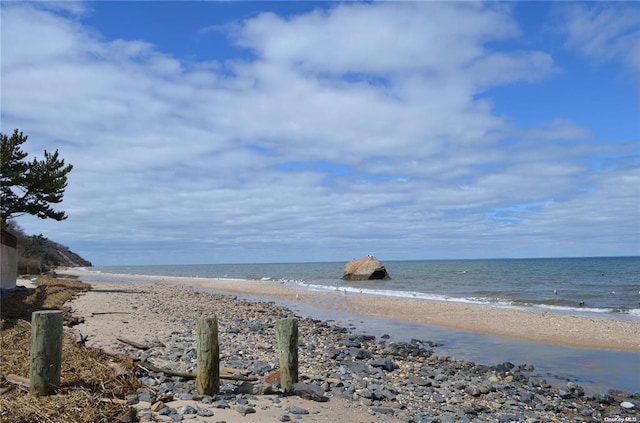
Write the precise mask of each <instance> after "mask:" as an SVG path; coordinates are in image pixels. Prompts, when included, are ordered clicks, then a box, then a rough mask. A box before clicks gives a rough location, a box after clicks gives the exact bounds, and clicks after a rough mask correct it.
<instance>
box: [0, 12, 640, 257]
mask: <svg viewBox="0 0 640 423" xmlns="http://www.w3.org/2000/svg"><path fill="white" fill-rule="evenodd" d="M1 13H2V22H3V50H2V75H3V79H2V98H3V110H2V113H3V122H2V131H3V132H8V131H10V130H12V128H13V127H16V126H17V127H20V129H21V130H23V131H25V133H27V134H29V135H30V142H29V144H30V145H29V147H28V148H30V149H31V150H30V152H31V153H32V154H34V155H38V154H40V153H41V151H42V149H43V148H48V149H55V148H58V147H59V148H60V150H61V151H60V152H61V155H62V156H63V157H64V158H65V159H67V161H68V162H71V163H73V164H74V165H75V168H74V170H73V172H72V173H71V177H70V184H69V189H68V191H67V194H66V196H65V202H64V203H63V204H62V208H63V209H65V210H67V211H68V212H69V214H70V218H69V220H67V221H65V222H62V223H57V222H56V223H51V222H49V223H46V222H40V221H38V222H36V221H33V220H31V221H28V222H29V225H30V226H31V228H32V229H31V230H32V231H33V232H45V233H47V235H50V236H51V237H52V238H54V239H56V236H55V235H54V233H59V234H60V235H61V236H62V238H63V239H60V241H62V242H65V243H67V244H73V240H77V241H78V242H81V243H82V245H87V246H89V245H90V246H91V248H93V249H95V250H92V251H100V248H102V246H103V245H104V244H102V243H101V242H102V241H103V242H105V243H106V245H109V246H111V248H113V249H118V248H122V250H123V251H129V249H133V248H134V247H133V246H135V245H139V248H140V251H142V250H145V251H146V250H148V249H159V250H160V251H161V252H160V253H158V254H167V253H166V252H164V250H163V247H162V245H164V244H165V243H166V242H169V241H170V242H172V243H181V245H182V244H184V248H194V249H196V250H199V251H201V253H192V254H193V255H192V257H194V260H200V261H203V260H204V261H206V260H207V258H206V257H210V256H207V254H209V253H211V254H213V252H215V254H218V255H219V256H217V257H220V258H216V259H215V260H223V261H224V260H229V261H259V260H260V259H261V258H265V257H266V258H273V259H279V260H289V259H291V260H294V259H300V258H301V259H305V257H294V256H293V255H294V254H295V252H294V250H300V251H307V250H308V249H314V250H315V251H317V252H318V253H319V254H321V256H319V257H317V258H318V259H332V258H333V259H340V257H341V256H342V254H346V255H347V256H349V257H350V256H351V254H357V253H358V252H359V250H357V249H358V248H362V246H363V245H364V244H363V243H368V242H375V243H380V244H382V245H384V246H385V247H384V248H385V249H386V251H387V252H388V253H389V254H394V255H395V258H403V257H405V256H406V257H409V256H410V257H413V258H419V257H426V256H429V255H430V254H431V252H436V253H437V252H439V251H443V250H442V249H440V248H439V245H441V244H442V245H444V244H446V245H449V246H454V245H455V244H456V243H457V242H458V243H460V242H461V243H463V244H465V245H468V247H465V248H467V249H466V250H465V251H463V252H461V254H467V255H473V248H476V250H475V251H476V254H475V255H476V256H477V255H485V251H486V248H484V247H482V245H486V244H483V242H484V243H486V242H489V243H495V242H498V241H496V240H497V239H499V236H500V235H502V236H504V237H508V236H514V237H516V238H517V237H525V236H526V234H527V231H528V230H531V233H539V232H543V233H545V234H546V238H544V240H546V241H548V240H550V239H553V232H552V231H551V230H546V229H545V228H558V227H561V226H562V224H567V222H571V221H572V220H571V219H572V217H571V216H569V214H570V213H569V211H579V210H581V207H586V206H585V204H588V207H591V208H592V210H594V211H593V212H592V213H595V214H598V212H597V210H598V208H597V207H596V205H595V203H594V198H597V197H598V198H599V196H602V195H603V194H602V192H603V190H604V189H606V190H613V191H612V192H610V193H609V194H607V195H608V196H611V198H613V199H614V200H615V201H612V202H611V203H610V204H611V209H607V210H606V212H603V213H606V214H607V215H610V214H613V215H615V216H617V217H616V219H617V220H618V221H624V220H625V219H628V218H629V216H630V214H632V213H633V212H634V210H632V209H631V210H630V209H629V204H628V201H627V202H625V201H624V200H623V199H622V196H620V195H617V194H615V192H618V191H620V190H623V189H625V188H624V187H628V184H631V183H633V182H634V181H633V180H631V179H624V182H623V184H622V185H623V186H622V187H617V188H616V187H611V186H609V182H608V181H609V179H608V178H609V176H607V177H606V179H605V180H604V181H600V179H599V175H600V173H598V172H596V171H594V170H593V169H592V167H591V166H592V165H591V164H590V163H589V162H590V161H596V162H602V161H603V160H604V159H603V157H606V155H607V154H612V153H619V152H621V149H622V147H620V146H614V147H606V148H605V147H603V146H602V145H600V144H597V143H592V144H580V143H577V144H573V145H569V144H562V143H559V142H557V141H564V140H573V141H579V140H583V139H585V138H588V137H589V136H591V132H590V131H589V129H588V128H584V127H583V126H580V125H578V124H576V123H574V122H572V121H569V120H563V119H556V120H552V121H548V122H545V123H543V124H541V125H539V126H537V127H533V128H516V127H513V125H512V124H510V123H509V122H508V117H502V116H496V115H495V113H494V112H493V110H492V107H493V105H492V103H491V102H490V101H489V100H487V99H478V98H477V95H478V94H480V93H483V92H485V91H486V90H487V89H489V88H492V87H495V86H503V85H507V84H516V83H529V82H534V81H535V82H540V81H544V79H545V78H549V77H551V76H553V75H554V73H555V72H556V69H555V65H554V61H553V58H552V56H551V55H550V54H549V53H547V52H542V51H523V50H519V51H511V52H510V51H507V50H497V49H495V48H491V47H489V45H490V44H488V43H490V42H499V41H508V40H511V39H513V38H516V39H517V38H518V37H521V36H522V34H521V33H520V30H519V28H518V25H517V23H516V22H515V21H514V20H513V18H512V17H511V15H510V12H509V9H501V8H499V7H498V6H497V5H496V6H493V5H491V4H490V5H489V6H484V5H481V4H479V3H445V2H436V3H432V2H429V3H410V2H406V3H376V4H350V3H348V4H342V5H339V6H336V7H335V8H330V9H328V10H323V11H315V12H310V13H308V14H305V15H299V16H294V17H291V18H286V19H285V18H281V17H279V16H276V15H275V14H261V15H258V16H255V17H253V18H251V19H248V20H246V21H244V22H241V23H238V24H237V25H236V26H235V29H234V31H233V33H232V34H231V36H232V38H233V40H234V41H235V42H237V43H238V44H239V45H241V46H244V47H246V48H248V49H251V50H253V51H254V52H256V58H255V59H253V60H248V61H247V60H245V61H237V62H232V63H227V64H225V66H224V69H223V67H221V66H220V65H219V64H217V63H215V62H210V63H183V62H180V61H179V60H178V59H177V58H176V57H175V56H173V55H172V54H171V53H170V52H163V51H161V50H160V47H159V46H155V45H153V44H152V43H151V41H149V40H126V39H117V40H107V39H104V38H102V36H101V35H100V34H98V33H96V32H95V31H94V30H92V29H90V28H86V27H84V26H82V25H81V23H79V22H80V21H77V20H75V19H69V18H63V17H60V16H58V15H55V14H52V13H51V12H49V11H46V10H42V9H38V8H37V7H36V6H35V5H32V4H22V3H16V4H9V5H4V6H3V8H2V11H1ZM18 28H20V31H17V30H16V29H18ZM372 28H373V30H372ZM5 30H8V32H6V33H5ZM5 34H11V35H10V42H9V41H7V37H6V36H5ZM34 37H36V38H37V39H38V40H39V42H36V38H34ZM5 46H8V47H7V48H5ZM229 70H231V71H232V74H231V75H230V74H229V73H228V71H229ZM509 137H515V138H517V142H513V143H511V144H508V145H501V142H502V141H503V140H504V139H506V138H509ZM626 148H629V151H623V152H621V154H622V155H623V156H624V155H629V154H631V153H630V151H633V149H632V148H631V147H626ZM628 168H629V167H626V168H625V169H626V170H625V169H622V168H621V169H618V170H617V171H616V172H619V173H620V174H623V173H624V174H625V175H626V173H625V172H628ZM636 177H637V175H636ZM582 186H590V187H595V189H594V191H593V192H579V191H577V187H582ZM636 195H637V193H636ZM607 198H609V197H607ZM611 198H609V199H610V200H611ZM552 200H553V201H552ZM550 201H552V203H549V204H550V205H549V206H548V207H543V208H538V209H535V210H533V209H532V210H525V211H523V212H521V213H520V212H519V213H520V214H519V216H520V215H522V216H524V217H526V218H523V219H522V221H521V223H520V224H518V225H512V226H511V227H509V228H506V227H504V222H500V221H496V220H492V219H490V218H488V217H487V214H488V213H490V212H491V211H492V210H493V209H495V208H500V207H503V208H504V207H507V208H508V207H513V206H516V205H519V204H525V203H532V202H542V203H545V204H546V202H550ZM611 218H613V217H611ZM45 225H46V226H45ZM45 227H46V230H45V229H40V228H45ZM582 228H583V232H582V235H581V233H579V232H576V233H575V237H578V238H579V237H580V236H587V235H584V234H588V233H589V227H588V225H583V226H582ZM27 229H30V228H29V227H27ZM543 229H544V230H543ZM615 236H616V232H615V231H613V230H611V231H610V233H609V235H608V237H609V239H613V238H614V237H615ZM505 239H506V238H502V239H501V242H505ZM96 240H101V241H100V242H98V241H96ZM540 242H543V241H540ZM124 244H130V245H127V246H125V245H124ZM627 245H628V244H627ZM71 246H72V248H73V245H71ZM256 246H259V247H262V248H264V246H270V247H269V251H262V252H260V251H258V252H256V251H255V250H253V248H254V247H256ZM87 248H89V247H87ZM451 248H453V247H451ZM365 249H367V250H369V249H368V248H365ZM354 250H355V252H351V251H354ZM242 251H251V253H250V254H249V253H247V255H242ZM346 251H350V252H348V253H347V252H346ZM420 251H422V252H420ZM521 251H523V253H522V254H526V253H527V252H528V251H530V250H527V248H525V247H522V250H521ZM111 254H114V253H112V252H104V253H100V257H103V258H104V260H116V261H117V260H124V259H125V257H120V258H112V256H111ZM139 254H140V255H141V256H140V257H141V258H140V259H139V260H138V261H140V260H142V261H149V260H156V259H157V258H154V257H153V255H152V253H146V252H139ZM198 254H201V255H198ZM288 254H292V256H291V257H290V258H289V256H288ZM451 254H455V251H454V250H451ZM512 254H513V253H512ZM516 254H517V253H516ZM86 255H88V256H89V258H91V251H87V252H86ZM126 255H127V256H131V254H130V253H127V254H126ZM107 257H108V258H107ZM142 257H144V258H142ZM276 257H277V258H276ZM306 259H313V257H306ZM165 260H172V258H171V257H169V256H167V257H165ZM209 260H214V259H211V258H210V259H209Z"/></svg>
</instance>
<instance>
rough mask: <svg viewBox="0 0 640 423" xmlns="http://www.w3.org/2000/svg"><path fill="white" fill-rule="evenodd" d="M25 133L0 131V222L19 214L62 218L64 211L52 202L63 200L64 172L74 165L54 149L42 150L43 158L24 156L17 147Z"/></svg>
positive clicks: (65, 177) (4, 225) (19, 145)
mask: <svg viewBox="0 0 640 423" xmlns="http://www.w3.org/2000/svg"><path fill="white" fill-rule="evenodd" d="M25 141H27V136H26V135H23V134H22V132H18V130H17V129H16V130H14V131H13V135H12V136H11V137H8V136H6V135H5V134H2V133H0V186H1V187H2V190H1V191H0V209H1V211H2V215H1V216H0V219H1V220H0V223H1V224H2V227H3V228H5V227H6V226H7V220H9V219H10V218H11V217H15V216H19V215H22V214H32V215H34V216H38V217H39V218H41V219H47V218H50V219H55V220H64V219H66V218H67V215H66V213H65V212H64V211H56V210H54V209H53V208H52V207H51V204H57V203H60V202H61V201H62V197H63V196H64V190H65V189H66V188H67V174H68V173H69V172H71V169H73V165H71V164H68V165H66V166H65V164H64V160H63V159H60V158H59V157H58V150H56V151H55V152H54V153H49V152H48V151H47V150H45V151H44V159H43V160H38V159H33V160H32V161H27V160H25V159H26V157H27V153H25V152H24V151H22V149H21V148H20V147H21V145H22V144H24V143H25Z"/></svg>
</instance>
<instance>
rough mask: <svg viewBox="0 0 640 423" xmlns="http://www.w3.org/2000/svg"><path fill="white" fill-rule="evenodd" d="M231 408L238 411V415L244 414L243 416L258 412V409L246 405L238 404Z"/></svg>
mask: <svg viewBox="0 0 640 423" xmlns="http://www.w3.org/2000/svg"><path fill="white" fill-rule="evenodd" d="M231 408H232V409H233V410H235V411H237V412H238V413H240V414H242V415H243V416H246V415H247V414H252V413H255V412H256V409H255V408H253V407H251V406H249V405H244V404H236V405H232V406H231Z"/></svg>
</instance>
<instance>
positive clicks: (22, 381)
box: [6, 374, 29, 389]
mask: <svg viewBox="0 0 640 423" xmlns="http://www.w3.org/2000/svg"><path fill="white" fill-rule="evenodd" d="M6 378H7V382H9V383H13V384H14V385H18V386H21V387H23V388H27V389H29V378H27V377H22V376H18V375H14V374H8V375H7V376H6Z"/></svg>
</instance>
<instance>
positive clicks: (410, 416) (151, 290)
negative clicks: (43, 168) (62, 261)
mask: <svg viewBox="0 0 640 423" xmlns="http://www.w3.org/2000/svg"><path fill="white" fill-rule="evenodd" d="M61 273H62V272H61ZM78 273H81V271H73V274H75V275H77V276H79V277H80V278H81V279H82V276H81V275H78ZM67 274H70V272H67ZM127 276H128V275H127ZM101 277H103V279H102V280H101V281H90V280H87V281H86V282H88V283H90V284H91V285H92V287H93V289H92V290H90V291H88V292H86V293H83V294H82V295H80V296H78V297H77V298H75V299H74V300H72V301H70V302H68V303H67V305H68V306H69V307H70V309H71V312H72V313H73V315H74V316H75V317H78V318H80V319H81V323H80V324H78V325H77V326H75V329H74V330H76V331H77V332H78V333H80V334H81V337H82V338H86V345H87V346H90V347H95V348H99V349H101V350H103V351H105V352H107V353H109V354H116V355H121V354H124V355H126V356H129V357H131V358H133V359H134V360H136V361H138V362H142V363H143V368H144V363H145V362H151V363H152V364H153V365H155V366H157V367H162V368H168V369H174V370H177V371H180V372H194V371H195V355H194V353H195V343H196V341H195V337H196V336H195V327H196V322H197V320H198V319H199V318H202V317H212V316H216V317H217V318H218V322H219V323H218V327H219V343H220V360H221V361H220V366H229V367H233V368H236V369H246V370H248V371H249V372H250V375H251V376H254V377H255V378H256V380H257V382H256V383H255V384H249V385H244V383H239V382H232V381H221V393H220V395H216V396H215V397H213V398H211V397H209V398H207V397H206V396H205V397H202V396H200V395H196V393H195V382H194V381H189V380H184V379H182V378H178V379H176V378H170V377H166V375H164V374H162V372H147V373H143V374H142V375H141V376H140V377H141V378H140V382H141V383H142V384H144V385H145V386H147V388H142V389H141V390H139V391H138V393H137V394H136V395H131V401H132V403H133V404H134V406H135V407H136V409H137V410H138V413H139V416H140V418H141V421H172V419H173V417H180V418H182V417H184V418H187V415H188V414H189V413H193V412H194V410H197V412H198V413H200V414H198V417H197V418H198V419H199V421H202V422H207V423H208V422H216V421H221V420H224V421H227V422H229V423H232V422H238V423H239V422H244V423H247V422H262V421H276V420H279V421H288V420H287V419H296V420H298V419H300V418H302V419H303V420H302V421H308V422H320V421H332V422H345V423H347V422H363V423H364V422H369V423H372V422H386V421H405V422H418V421H432V420H433V419H436V418H438V419H439V418H442V416H446V417H447V418H448V419H449V420H450V421H458V420H460V419H463V418H464V419H468V418H471V417H473V416H476V415H477V416H478V417H480V416H482V418H483V419H485V420H481V421H497V420H504V419H509V421H530V420H531V419H532V418H536V419H539V418H541V417H544V418H546V419H549V421H568V420H567V419H573V418H574V417H578V416H587V415H590V416H593V418H595V419H597V420H598V421H602V419H603V418H617V417H618V416H635V415H636V414H635V412H636V408H637V407H638V402H637V399H638V395H637V394H633V393H632V392H635V391H636V390H637V389H636V384H635V383H634V382H630V383H629V382H628V381H627V382H626V385H624V386H616V384H615V383H612V384H609V383H607V381H606V380H603V382H604V383H600V384H599V385H598V386H593V385H592V386H589V381H590V377H589V378H587V379H581V378H579V377H578V378H573V377H569V378H566V377H561V378H559V379H557V380H555V381H552V383H551V384H550V383H549V382H548V381H547V378H552V379H556V375H555V374H554V373H549V370H548V369H545V367H544V366H542V367H541V368H538V366H537V363H538V362H537V361H536V360H531V361H523V360H528V358H527V357H526V355H514V356H513V359H507V360H505V359H504V356H502V357H501V354H500V352H497V353H494V354H492V355H491V357H489V358H488V359H487V360H479V361H478V360H471V359H468V358H465V357H460V356H458V355H457V354H455V353H451V352H450V351H447V349H446V347H445V346H444V345H440V344H438V343H437V342H432V339H431V338H430V337H429V336H428V335H426V334H425V333H422V332H421V331H416V332H415V333H413V335H414V336H415V337H417V338H415V339H414V338H411V339H410V340H409V339H408V338H407V341H402V340H399V339H398V338H396V339H394V335H397V333H396V332H394V330H393V329H392V330H390V331H389V332H388V333H390V334H392V335H391V336H389V335H386V334H382V333H383V332H380V331H379V330H380V327H379V326H377V324H378V323H382V322H385V321H387V320H386V319H380V318H375V317H370V319H371V321H370V322H371V323H372V324H373V325H374V326H373V327H374V328H375V329H376V330H375V331H374V333H375V335H373V334H367V333H361V332H359V331H358V330H357V328H356V326H357V324H350V323H347V324H342V323H340V322H339V321H336V320H334V319H326V318H320V319H318V318H316V317H313V316H307V317H302V315H301V314H299V313H297V312H296V311H295V309H296V308H297V307H289V306H287V305H283V303H290V304H299V305H301V306H302V308H303V309H304V308H305V307H311V306H312V305H319V306H322V300H323V299H326V297H325V296H324V295H319V294H324V293H307V294H305V293H304V292H301V291H303V290H300V289H294V288H291V287H287V286H284V287H283V286H281V284H280V283H278V282H268V283H263V281H260V282H256V281H244V282H242V281H229V280H227V281H224V282H225V283H227V284H231V286H225V287H224V289H219V288H220V286H214V287H211V285H210V284H211V283H213V284H214V285H215V284H216V283H218V282H219V281H211V280H199V283H197V284H194V283H186V280H185V278H158V277H151V278H149V277H140V278H136V279H135V282H132V281H131V279H130V278H127V279H128V280H127V281H118V279H123V278H122V275H112V276H105V275H101ZM109 277H113V278H114V280H113V281H111V280H105V279H104V278H109ZM88 279H89V278H88ZM191 282H193V281H191ZM256 286H260V287H261V289H266V288H265V287H271V288H270V289H276V290H277V292H279V295H280V296H279V297H278V296H273V295H272V296H271V297H269V296H267V295H263V291H257V290H256V289H255V287H256ZM252 287H253V288H252ZM311 294H313V295H311ZM296 295H297V297H296ZM264 298H267V299H269V298H272V299H276V300H275V301H269V300H266V301H265V300H264ZM337 302H338V301H333V303H337ZM350 304H351V303H350ZM343 307H345V308H346V306H345V305H344V304H343V305H340V308H341V309H342V308H343ZM346 311H347V312H346V313H342V312H341V313H338V312H337V311H336V313H335V315H336V316H338V315H347V316H352V317H354V318H356V316H357V318H362V319H367V316H366V315H362V314H355V313H356V312H359V311H362V310H360V309H358V304H355V305H354V304H352V307H351V308H348V309H347V310H346ZM351 313H353V314H351ZM285 317H295V318H296V320H297V322H298V326H299V330H300V335H299V343H298V350H299V366H300V380H301V381H303V383H304V385H305V386H307V385H308V386H310V387H311V388H312V389H315V390H319V392H324V394H323V398H324V400H323V401H322V402H317V401H312V400H309V399H303V398H301V397H300V396H298V395H284V396H283V395H282V394H277V395H275V396H274V395H263V394H259V393H258V394H255V392H256V390H257V389H260V386H265V383H267V384H269V383H273V380H272V379H271V376H272V375H273V372H274V371H276V372H277V370H278V359H277V351H278V347H277V343H276V338H277V337H276V330H275V326H276V322H277V321H279V320H280V319H282V318H285ZM383 324H384V323H383ZM406 325H407V326H416V325H415V324H406ZM399 327H400V328H401V327H402V325H400V326H399ZM387 329H388V328H387ZM442 332H456V331H452V330H449V329H443V330H442ZM402 336H404V335H402ZM468 336H469V335H463V338H464V339H466V340H467V341H468V340H469V338H468ZM473 338H474V340H473V341H472V342H475V343H476V344H475V345H474V346H473V347H475V348H480V349H484V350H487V351H492V350H493V349H494V348H496V345H497V344H496V342H495V339H496V338H498V337H493V339H492V337H491V336H490V335H486V336H485V335H482V336H480V337H475V336H473ZM123 339H127V340H133V341H135V342H136V343H138V344H141V345H145V346H146V347H145V349H139V348H138V347H137V346H135V345H134V346H132V345H130V344H128V343H127V342H125V341H123ZM531 345H534V344H531ZM536 345H537V344H536ZM534 348H541V349H542V350H544V351H545V354H546V356H547V357H550V355H549V354H551V355H553V361H557V356H555V355H554V354H556V352H557V351H558V350H560V349H561V348H562V347H551V346H542V347H534ZM568 350H569V352H570V354H571V355H570V356H569V358H568V359H569V360H570V361H576V360H579V358H578V357H577V356H576V355H575V354H574V353H575V349H568ZM585 351H587V350H585ZM579 354H580V353H579ZM595 354H596V355H600V356H602V357H608V358H607V360H609V362H610V363H611V364H612V365H613V366H614V367H613V368H614V369H615V371H620V370H621V369H626V368H628V367H629V366H631V367H633V366H634V365H633V361H634V356H633V353H624V352H607V351H601V352H596V353H595ZM611 354H615V355H613V356H612V355H611ZM623 355H624V356H625V357H626V358H624V359H622V360H620V359H618V358H613V359H612V357H622V356H623ZM629 357H631V359H630V360H631V363H629ZM625 360H626V363H625V364H622V363H621V361H625ZM560 361H562V362H564V363H567V357H564V358H560ZM527 363H528V364H527ZM592 364H595V365H598V363H597V362H596V363H592ZM627 372H628V371H627ZM578 376H579V375H578ZM583 381H584V382H587V384H585V385H582V382H583ZM594 388H595V389H594ZM611 389H614V390H611ZM616 389H618V390H616ZM154 392H155V394H154ZM252 393H253V394H252ZM160 396H161V397H162V398H165V399H164V400H163V402H164V404H163V405H161V407H164V408H162V412H163V413H165V415H160V413H159V411H158V410H157V409H156V410H155V411H154V410H152V406H151V404H152V403H154V401H157V398H159V397H160ZM129 397H130V396H128V398H129ZM622 404H624V406H623V405H622ZM219 407H223V408H222V409H221V408H219ZM229 407H230V408H229ZM626 407H631V408H626ZM247 408H250V409H251V410H253V411H251V413H250V414H245V413H244V410H246V409H247ZM189 410H191V411H189ZM297 412H302V413H308V414H302V415H297V414H295V413H297ZM254 413H255V414H254ZM169 414H170V415H169ZM171 416H173V417H171ZM207 416H208V417H207ZM285 416H286V418H285Z"/></svg>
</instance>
